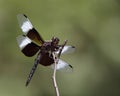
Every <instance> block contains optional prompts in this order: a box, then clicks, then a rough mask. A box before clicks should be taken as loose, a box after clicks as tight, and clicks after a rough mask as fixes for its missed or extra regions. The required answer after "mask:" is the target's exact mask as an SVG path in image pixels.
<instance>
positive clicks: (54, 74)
mask: <svg viewBox="0 0 120 96" xmlns="http://www.w3.org/2000/svg"><path fill="white" fill-rule="evenodd" d="M53 58H54V62H55V63H54V72H53V77H52V79H53V84H54V88H55V92H56V96H60V93H59V89H58V85H57V81H56V69H57V63H58V58H56V56H55V53H53Z"/></svg>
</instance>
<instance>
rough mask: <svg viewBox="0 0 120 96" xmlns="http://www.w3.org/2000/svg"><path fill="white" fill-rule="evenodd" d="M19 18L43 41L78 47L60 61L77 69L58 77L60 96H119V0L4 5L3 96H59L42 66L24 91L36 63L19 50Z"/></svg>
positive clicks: (0, 9)
mask: <svg viewBox="0 0 120 96" xmlns="http://www.w3.org/2000/svg"><path fill="white" fill-rule="evenodd" d="M19 13H25V14H26V15H27V16H28V17H29V19H30V20H31V22H32V24H33V25H34V26H35V28H36V29H37V30H38V31H39V33H40V34H41V35H42V37H43V38H44V39H45V40H49V39H51V38H52V36H57V37H59V38H60V39H61V42H60V43H63V42H64V40H66V39H67V40H68V44H69V45H74V46H75V47H76V51H75V53H73V54H68V55H64V56H62V57H61V58H63V59H64V60H65V61H66V62H68V63H70V64H71V65H72V66H73V67H74V70H73V72H72V73H64V72H59V71H58V73H57V83H58V86H59V90H60V94H61V96H120V1H119V0H33V1H32V0H0V96H55V92H54V88H53V84H52V73H53V71H52V70H51V69H49V68H46V67H44V66H41V65H39V66H38V69H37V70H36V72H35V74H34V77H33V79H32V81H31V82H30V85H29V86H28V87H25V82H26V79H27V76H28V73H29V71H30V69H31V67H32V66H33V62H34V58H35V57H31V58H28V57H25V56H24V55H23V54H22V53H21V52H20V50H19V48H18V45H17V42H16V37H17V36H18V35H20V34H22V31H21V29H20V28H19V26H18V22H17V18H16V15H17V14H19Z"/></svg>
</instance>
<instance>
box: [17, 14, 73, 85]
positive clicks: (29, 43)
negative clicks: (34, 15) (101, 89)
mask: <svg viewBox="0 0 120 96" xmlns="http://www.w3.org/2000/svg"><path fill="white" fill-rule="evenodd" d="M17 19H18V23H19V26H20V28H21V29H22V31H23V33H24V35H20V36H18V37H17V42H18V45H19V47H20V50H21V51H22V53H23V54H24V55H25V56H28V57H32V56H34V55H35V54H36V53H37V52H38V55H37V57H36V58H35V61H34V65H33V67H32V69H31V71H30V73H29V76H28V78H27V81H26V86H28V84H29V83H30V81H31V79H32V76H33V74H34V72H35V70H36V68H37V66H38V64H41V65H44V66H51V68H52V69H54V65H53V64H54V62H55V61H54V59H53V55H52V52H54V53H55V54H59V53H60V50H61V49H62V50H61V54H64V53H71V52H73V51H74V50H75V47H74V46H67V45H65V46H63V45H59V39H58V38H57V37H53V38H52V39H51V40H50V41H45V40H44V39H43V38H42V37H41V36H40V35H39V33H38V32H37V30H36V29H35V28H34V27H33V25H32V23H31V22H30V20H29V19H28V18H27V16H26V15H24V14H18V15H17ZM62 47H63V48H62ZM56 69H57V70H62V69H63V70H66V71H69V70H71V69H72V66H71V65H70V64H68V63H66V62H65V61H63V60H61V59H59V61H58V63H57V65H56Z"/></svg>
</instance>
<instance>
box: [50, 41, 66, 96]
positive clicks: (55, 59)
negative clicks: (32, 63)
mask: <svg viewBox="0 0 120 96" xmlns="http://www.w3.org/2000/svg"><path fill="white" fill-rule="evenodd" d="M66 43H67V40H65V42H64V44H63V45H62V46H61V49H60V51H59V53H58V55H57V56H56V54H55V53H54V52H53V53H52V55H53V59H54V72H53V76H52V79H53V85H54V88H55V92H56V96H60V93H59V89H58V85H57V81H56V70H57V64H58V61H59V58H60V55H61V52H62V50H63V48H64V46H65V45H66Z"/></svg>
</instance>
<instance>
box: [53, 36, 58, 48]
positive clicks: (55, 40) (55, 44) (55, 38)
mask: <svg viewBox="0 0 120 96" xmlns="http://www.w3.org/2000/svg"><path fill="white" fill-rule="evenodd" d="M59 41H60V40H59V38H57V37H53V38H52V45H53V46H57V45H58V43H59Z"/></svg>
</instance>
